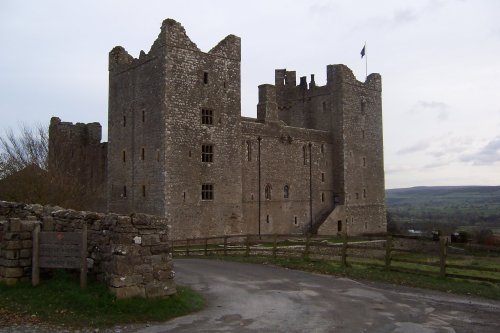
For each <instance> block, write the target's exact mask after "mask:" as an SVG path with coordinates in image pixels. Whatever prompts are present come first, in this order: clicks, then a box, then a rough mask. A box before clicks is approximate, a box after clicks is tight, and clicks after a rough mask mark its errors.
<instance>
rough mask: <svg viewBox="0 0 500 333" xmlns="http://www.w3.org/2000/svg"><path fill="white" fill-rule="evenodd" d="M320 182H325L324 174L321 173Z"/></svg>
mask: <svg viewBox="0 0 500 333" xmlns="http://www.w3.org/2000/svg"><path fill="white" fill-rule="evenodd" d="M321 181H322V182H325V173H324V172H322V173H321Z"/></svg>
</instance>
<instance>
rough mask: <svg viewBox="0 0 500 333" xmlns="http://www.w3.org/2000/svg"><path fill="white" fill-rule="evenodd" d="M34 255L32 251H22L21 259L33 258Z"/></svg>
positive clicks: (20, 253)
mask: <svg viewBox="0 0 500 333" xmlns="http://www.w3.org/2000/svg"><path fill="white" fill-rule="evenodd" d="M32 253H33V250H32V249H22V250H20V251H19V258H31V255H32Z"/></svg>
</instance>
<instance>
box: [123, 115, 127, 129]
mask: <svg viewBox="0 0 500 333" xmlns="http://www.w3.org/2000/svg"><path fill="white" fill-rule="evenodd" d="M125 126H127V117H125V116H123V127H125Z"/></svg>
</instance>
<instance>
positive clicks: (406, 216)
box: [386, 186, 500, 231]
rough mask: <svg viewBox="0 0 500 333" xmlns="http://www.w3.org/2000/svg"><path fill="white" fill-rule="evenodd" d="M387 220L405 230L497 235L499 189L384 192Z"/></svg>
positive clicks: (438, 187)
mask: <svg viewBox="0 0 500 333" xmlns="http://www.w3.org/2000/svg"><path fill="white" fill-rule="evenodd" d="M386 205H387V211H388V214H389V219H390V220H392V221H393V222H395V223H398V224H407V226H408V227H409V228H416V229H421V228H420V227H421V225H422V224H426V225H429V224H432V225H433V227H434V228H439V225H440V224H451V225H454V226H461V227H463V229H467V227H469V230H470V228H471V227H473V228H489V229H495V230H496V231H500V186H446V187H442V186H437V187H413V188H405V189H389V190H387V191H386Z"/></svg>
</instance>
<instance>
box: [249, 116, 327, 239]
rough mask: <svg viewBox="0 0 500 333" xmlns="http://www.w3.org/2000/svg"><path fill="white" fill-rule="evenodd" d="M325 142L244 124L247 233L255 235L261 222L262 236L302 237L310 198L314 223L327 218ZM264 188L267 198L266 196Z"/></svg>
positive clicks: (320, 135)
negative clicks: (288, 235) (290, 235)
mask: <svg viewBox="0 0 500 333" xmlns="http://www.w3.org/2000/svg"><path fill="white" fill-rule="evenodd" d="M259 138H260V140H259ZM329 138H330V134H329V133H328V132H324V131H317V130H308V129H301V128H294V127H289V126H284V124H282V123H260V122H257V121H256V120H254V121H253V122H252V121H250V119H248V118H245V119H244V120H243V121H242V138H241V149H242V155H241V157H242V159H241V161H242V162H241V165H242V175H243V196H242V200H243V216H244V222H245V227H246V228H245V232H247V233H253V234H256V233H258V232H259V221H260V232H261V233H263V234H266V233H280V234H286V233H303V232H305V231H306V230H308V228H309V225H310V221H311V214H310V213H311V209H310V208H311V207H310V204H311V199H312V219H313V222H316V221H318V220H321V219H324V218H325V217H326V216H325V215H327V214H328V213H329V212H330V211H331V210H332V209H333V205H334V198H333V191H332V183H333V181H332V176H331V172H330V171H331V162H330V161H331V156H332V155H331V151H332V146H331V145H330V144H329V143H328V141H329ZM309 144H311V146H309ZM259 145H260V159H259ZM249 150H250V151H249ZM259 160H260V188H261V191H260V219H259ZM268 186H270V190H271V191H270V196H269V195H266V188H267V187H268ZM285 186H288V198H286V193H285V192H286V190H285ZM310 186H312V190H311V189H310Z"/></svg>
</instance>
